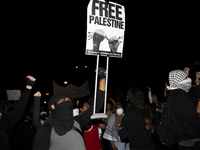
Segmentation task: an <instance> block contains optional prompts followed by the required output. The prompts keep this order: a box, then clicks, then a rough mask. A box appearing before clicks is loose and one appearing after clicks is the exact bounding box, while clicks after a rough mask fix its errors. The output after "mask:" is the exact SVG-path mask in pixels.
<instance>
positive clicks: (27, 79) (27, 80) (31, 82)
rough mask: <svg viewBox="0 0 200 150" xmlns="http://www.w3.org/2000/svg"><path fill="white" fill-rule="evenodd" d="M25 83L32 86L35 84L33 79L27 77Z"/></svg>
mask: <svg viewBox="0 0 200 150" xmlns="http://www.w3.org/2000/svg"><path fill="white" fill-rule="evenodd" d="M26 84H27V85H30V86H31V87H33V85H34V84H35V81H31V80H30V79H29V78H26Z"/></svg>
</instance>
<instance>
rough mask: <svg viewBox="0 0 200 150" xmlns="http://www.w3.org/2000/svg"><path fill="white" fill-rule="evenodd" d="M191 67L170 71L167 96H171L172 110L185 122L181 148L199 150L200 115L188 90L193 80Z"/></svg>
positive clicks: (177, 117)
mask: <svg viewBox="0 0 200 150" xmlns="http://www.w3.org/2000/svg"><path fill="white" fill-rule="evenodd" d="M188 74H189V68H185V70H184V71H183V70H173V71H171V72H170V73H169V86H168V87H167V89H168V91H167V96H168V97H170V96H172V97H171V106H172V111H173V113H174V115H175V117H176V119H177V121H178V122H179V123H180V124H185V123H186V125H185V131H184V132H185V133H184V135H183V137H182V139H181V142H179V150H197V149H198V150H199V148H200V116H199V114H198V113H197V110H196V105H195V104H194V103H193V102H192V99H191V97H190V95H189V94H188V91H189V90H190V88H191V86H192V81H191V79H190V78H189V77H188Z"/></svg>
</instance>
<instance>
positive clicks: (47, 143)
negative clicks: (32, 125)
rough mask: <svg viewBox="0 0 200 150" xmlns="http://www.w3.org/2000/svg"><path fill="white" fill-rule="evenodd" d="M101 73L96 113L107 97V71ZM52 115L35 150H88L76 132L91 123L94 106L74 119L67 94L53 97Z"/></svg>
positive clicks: (43, 128) (39, 130) (36, 136)
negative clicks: (105, 96)
mask: <svg viewBox="0 0 200 150" xmlns="http://www.w3.org/2000/svg"><path fill="white" fill-rule="evenodd" d="M98 71H99V72H98V73H99V77H100V80H99V90H98V94H97V101H96V102H97V103H96V112H99V111H100V109H101V108H102V107H103V103H104V95H105V92H104V91H105V74H104V73H105V69H100V68H99V70H98ZM48 108H49V110H51V114H50V115H49V117H48V119H47V120H46V121H45V123H44V125H42V126H41V127H40V128H39V129H38V130H37V133H36V135H35V139H34V144H33V150H64V149H65V150H66V149H69V150H86V147H85V143H84V139H83V137H81V135H80V134H79V133H78V132H77V130H76V131H75V130H74V127H76V128H77V129H78V130H81V129H83V128H84V127H85V126H86V125H87V124H88V123H89V122H90V121H91V115H92V114H93V108H94V107H93V106H90V107H89V108H88V109H87V110H86V111H85V112H84V113H82V114H81V115H78V116H75V117H73V104H72V101H71V99H70V97H69V96H67V94H65V93H61V94H55V95H53V96H52V97H51V98H50V99H49V102H48Z"/></svg>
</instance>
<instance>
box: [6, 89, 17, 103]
mask: <svg viewBox="0 0 200 150" xmlns="http://www.w3.org/2000/svg"><path fill="white" fill-rule="evenodd" d="M6 92H7V97H8V100H15V101H16V100H19V98H20V96H21V90H6Z"/></svg>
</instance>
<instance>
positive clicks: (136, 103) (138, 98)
mask: <svg viewBox="0 0 200 150" xmlns="http://www.w3.org/2000/svg"><path fill="white" fill-rule="evenodd" d="M128 100H129V102H130V104H129V105H128V107H130V106H132V107H135V108H137V109H144V104H143V102H144V100H145V95H144V92H143V91H142V90H141V89H140V88H136V87H134V88H132V89H130V90H129V91H128Z"/></svg>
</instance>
